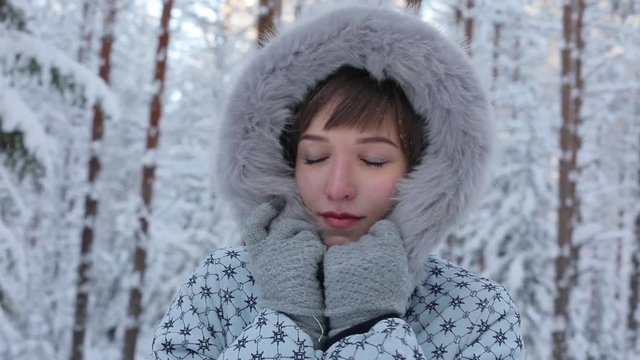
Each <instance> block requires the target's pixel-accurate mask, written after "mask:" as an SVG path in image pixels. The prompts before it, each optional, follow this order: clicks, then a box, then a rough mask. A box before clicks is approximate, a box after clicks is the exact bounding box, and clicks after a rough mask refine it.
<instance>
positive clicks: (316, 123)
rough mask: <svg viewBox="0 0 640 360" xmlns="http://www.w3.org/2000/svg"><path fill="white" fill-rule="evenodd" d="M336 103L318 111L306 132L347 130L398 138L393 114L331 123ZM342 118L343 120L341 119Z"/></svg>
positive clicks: (359, 133)
mask: <svg viewBox="0 0 640 360" xmlns="http://www.w3.org/2000/svg"><path fill="white" fill-rule="evenodd" d="M334 109H335V105H333V104H327V105H325V106H324V107H323V108H322V109H321V110H320V111H319V112H318V113H316V114H315V115H314V116H313V118H312V119H311V122H310V123H309V126H308V127H307V129H306V130H305V131H304V133H303V134H306V133H323V134H325V135H326V134H330V133H331V132H332V131H333V130H340V132H344V131H345V130H347V131H349V132H351V133H353V135H354V136H358V135H376V136H385V137H389V138H390V139H393V140H398V129H397V125H396V121H395V117H394V116H393V115H392V114H388V113H387V114H386V115H385V114H380V115H379V116H380V118H379V119H370V121H359V122H352V121H349V120H348V119H344V120H342V119H338V121H333V123H332V124H329V121H330V119H331V117H332V115H333V114H334ZM341 120H342V121H341Z"/></svg>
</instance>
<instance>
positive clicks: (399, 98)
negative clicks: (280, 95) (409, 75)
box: [280, 67, 427, 171]
mask: <svg viewBox="0 0 640 360" xmlns="http://www.w3.org/2000/svg"><path fill="white" fill-rule="evenodd" d="M331 102H333V103H334V109H333V113H332V114H331V116H330V117H329V120H328V121H327V123H326V124H325V129H331V128H335V127H339V126H347V127H350V128H357V129H362V130H364V129H368V128H371V127H380V126H382V125H383V124H384V122H385V120H387V119H394V120H395V121H394V125H395V126H396V130H397V131H398V134H399V137H400V149H401V150H402V153H403V154H404V156H405V157H406V159H407V164H408V168H409V171H410V170H411V169H412V168H413V167H414V166H416V165H417V164H418V163H419V162H420V159H421V157H422V152H423V151H424V150H425V149H426V147H427V136H426V135H427V134H425V133H424V128H425V126H424V121H425V120H424V119H423V118H422V117H421V116H420V115H419V114H417V113H416V112H415V110H414V109H413V107H412V106H411V103H410V102H409V100H408V99H407V96H406V95H405V93H404V91H402V89H401V88H400V86H399V85H398V84H397V83H396V82H395V81H393V80H383V81H378V80H376V79H374V78H372V77H371V76H370V75H369V73H368V72H366V71H364V70H360V69H356V68H353V67H342V68H340V69H338V71H336V72H335V73H334V74H332V75H331V76H329V77H328V78H327V79H326V80H324V81H323V82H321V83H320V84H319V85H318V86H316V87H315V89H313V90H312V91H311V93H310V94H309V95H308V96H307V98H306V100H305V101H304V102H303V103H302V104H300V105H299V106H298V107H297V109H294V114H295V116H296V119H295V120H294V121H293V122H292V123H291V124H288V125H287V126H286V127H285V129H284V131H283V133H282V136H281V139H280V141H281V144H282V147H283V152H284V154H283V155H284V157H285V159H286V160H287V162H288V163H289V165H291V167H292V168H295V162H296V155H297V150H298V141H299V138H300V135H301V134H302V133H304V132H305V131H306V130H307V128H308V127H309V125H310V124H311V120H312V119H313V117H314V116H315V115H316V114H317V113H318V112H320V111H321V110H322V109H323V108H324V106H325V105H327V104H329V103H331Z"/></svg>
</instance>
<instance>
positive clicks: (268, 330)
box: [219, 309, 322, 360]
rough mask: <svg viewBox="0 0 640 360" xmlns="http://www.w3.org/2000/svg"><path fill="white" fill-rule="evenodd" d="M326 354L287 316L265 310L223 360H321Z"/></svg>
mask: <svg viewBox="0 0 640 360" xmlns="http://www.w3.org/2000/svg"><path fill="white" fill-rule="evenodd" d="M320 358H322V351H320V350H315V349H314V348H313V341H312V340H311V338H310V337H309V335H307V334H306V333H305V332H303V331H302V330H300V328H299V327H298V326H297V325H296V324H295V323H294V322H293V321H292V320H291V319H289V318H288V317H287V316H286V315H284V314H281V313H278V312H276V311H273V310H268V309H265V310H262V311H260V313H259V314H258V316H257V317H256V318H255V319H254V321H253V323H252V324H251V325H249V326H248V327H247V328H246V329H245V330H244V331H243V333H242V334H240V336H238V338H237V339H236V340H235V341H234V342H233V343H232V344H231V345H230V346H229V347H227V348H226V349H225V350H224V352H223V354H222V356H220V358H219V359H220V360H223V359H224V360H231V359H248V360H266V359H292V360H306V359H320Z"/></svg>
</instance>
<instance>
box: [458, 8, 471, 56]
mask: <svg viewBox="0 0 640 360" xmlns="http://www.w3.org/2000/svg"><path fill="white" fill-rule="evenodd" d="M458 4H459V5H458V6H457V7H456V9H455V11H454V16H455V21H456V24H457V25H459V26H462V27H463V30H464V39H465V42H466V44H467V47H468V48H467V54H468V55H469V56H471V43H472V42H473V15H472V11H473V8H474V7H475V2H474V0H459V2H458Z"/></svg>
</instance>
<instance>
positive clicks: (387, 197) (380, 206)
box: [367, 180, 397, 214]
mask: <svg viewBox="0 0 640 360" xmlns="http://www.w3.org/2000/svg"><path fill="white" fill-rule="evenodd" d="M396 184H397V181H395V180H394V181H383V182H377V183H375V184H372V185H373V186H372V187H371V188H370V189H368V191H367V197H368V199H369V201H368V202H369V204H370V205H372V208H373V209H377V210H378V211H377V212H379V213H382V214H384V213H386V212H387V211H388V210H389V208H390V207H391V205H392V203H393V198H394V197H395V196H396V192H397V190H396Z"/></svg>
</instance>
